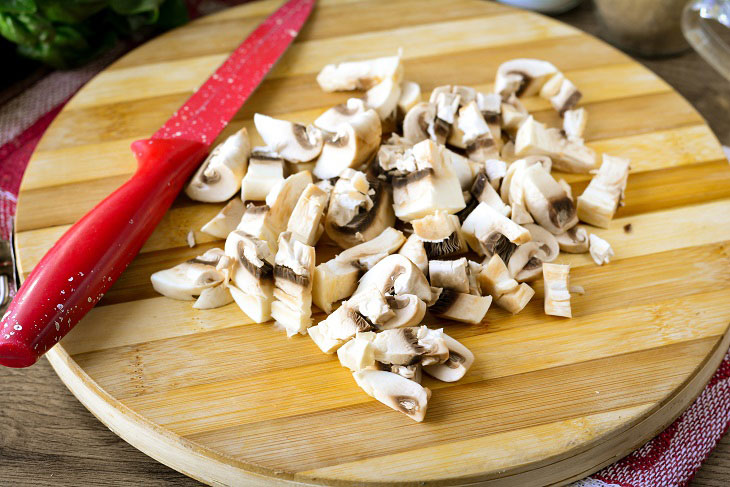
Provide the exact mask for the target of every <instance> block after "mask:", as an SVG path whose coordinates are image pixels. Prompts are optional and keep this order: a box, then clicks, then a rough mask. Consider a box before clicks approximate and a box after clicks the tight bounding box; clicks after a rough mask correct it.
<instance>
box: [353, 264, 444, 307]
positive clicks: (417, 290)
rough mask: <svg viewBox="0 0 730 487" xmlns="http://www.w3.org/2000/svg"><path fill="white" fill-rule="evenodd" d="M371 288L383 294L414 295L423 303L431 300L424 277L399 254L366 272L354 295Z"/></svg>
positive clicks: (429, 288)
mask: <svg viewBox="0 0 730 487" xmlns="http://www.w3.org/2000/svg"><path fill="white" fill-rule="evenodd" d="M373 286H375V287H376V288H377V289H379V290H380V291H381V292H382V293H383V294H390V293H393V294H396V295H399V294H414V295H416V296H418V298H420V299H421V300H422V301H424V302H428V301H430V300H431V286H429V284H428V281H427V280H426V276H424V275H423V273H422V272H421V271H420V270H419V269H418V267H416V266H415V264H414V263H413V262H411V261H410V260H408V258H407V257H405V256H403V255H400V254H392V255H389V256H387V257H385V258H384V259H383V260H381V261H380V262H378V263H377V264H375V265H374V266H373V267H372V269H370V270H369V271H367V272H366V273H365V275H363V276H362V278H361V279H360V283H359V285H358V287H357V289H356V290H355V294H357V293H359V292H361V291H364V290H366V289H369V288H370V287H373Z"/></svg>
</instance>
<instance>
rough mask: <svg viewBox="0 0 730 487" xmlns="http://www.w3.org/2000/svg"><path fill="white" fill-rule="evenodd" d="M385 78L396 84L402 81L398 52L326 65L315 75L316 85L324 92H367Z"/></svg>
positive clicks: (401, 67) (401, 68)
mask: <svg viewBox="0 0 730 487" xmlns="http://www.w3.org/2000/svg"><path fill="white" fill-rule="evenodd" d="M386 78H393V79H394V80H395V82H396V83H400V81H401V80H402V79H403V64H402V63H401V54H400V52H399V53H398V54H397V55H395V56H386V57H379V58H375V59H367V60H364V61H348V62H344V63H339V64H328V65H326V66H325V67H324V68H322V71H320V72H319V74H318V75H317V83H319V86H320V88H322V89H323V90H324V91H351V90H367V89H369V88H371V87H373V86H375V85H376V84H378V83H380V82H381V81H383V80H384V79H386Z"/></svg>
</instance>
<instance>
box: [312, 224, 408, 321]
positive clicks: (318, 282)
mask: <svg viewBox="0 0 730 487" xmlns="http://www.w3.org/2000/svg"><path fill="white" fill-rule="evenodd" d="M404 241H405V237H404V236H403V233H401V232H400V231H398V230H396V229H395V228H386V229H385V230H383V233H381V234H380V235H378V236H377V237H375V238H374V239H372V240H369V241H367V242H365V243H362V244H360V245H356V246H354V247H350V248H349V249H347V250H345V251H344V252H342V253H341V254H339V255H338V256H337V257H335V258H334V259H332V260H329V261H327V262H324V263H322V264H320V265H318V266H317V267H316V268H315V269H314V287H313V290H312V293H313V295H312V297H313V300H314V304H316V305H317V306H318V307H319V308H320V309H321V310H322V311H324V312H325V313H331V312H332V310H333V309H334V307H335V305H336V304H337V303H339V302H340V301H341V300H343V299H347V298H349V297H350V296H352V294H353V293H354V292H355V289H357V280H358V278H359V277H360V274H361V271H362V270H365V271H367V270H369V269H371V268H372V267H373V266H374V265H375V264H377V263H378V262H379V261H381V260H382V259H383V258H384V257H385V256H387V255H389V254H392V253H393V252H395V251H396V250H398V248H400V246H401V245H403V242H404Z"/></svg>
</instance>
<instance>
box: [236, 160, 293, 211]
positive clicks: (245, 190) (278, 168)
mask: <svg viewBox="0 0 730 487" xmlns="http://www.w3.org/2000/svg"><path fill="white" fill-rule="evenodd" d="M282 181H284V159H282V158H281V157H280V156H279V155H278V154H276V153H275V152H272V151H271V150H269V149H268V148H266V147H264V148H254V150H253V151H252V152H251V157H250V158H249V160H248V171H246V175H245V176H244V177H243V181H242V182H241V199H242V200H243V201H264V200H265V199H266V195H268V194H269V192H271V190H272V189H273V188H274V187H275V186H276V185H278V184H281V182H282Z"/></svg>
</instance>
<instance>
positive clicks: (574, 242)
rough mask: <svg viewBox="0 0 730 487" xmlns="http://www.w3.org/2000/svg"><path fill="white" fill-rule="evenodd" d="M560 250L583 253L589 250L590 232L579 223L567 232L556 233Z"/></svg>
mask: <svg viewBox="0 0 730 487" xmlns="http://www.w3.org/2000/svg"><path fill="white" fill-rule="evenodd" d="M555 240H557V241H558V245H559V246H560V250H562V251H563V252H567V253H569V254H583V253H585V252H588V232H586V229H585V228H583V227H580V226H578V225H576V226H574V227H573V228H570V229H569V230H567V231H566V232H565V233H560V234H558V235H555Z"/></svg>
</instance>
